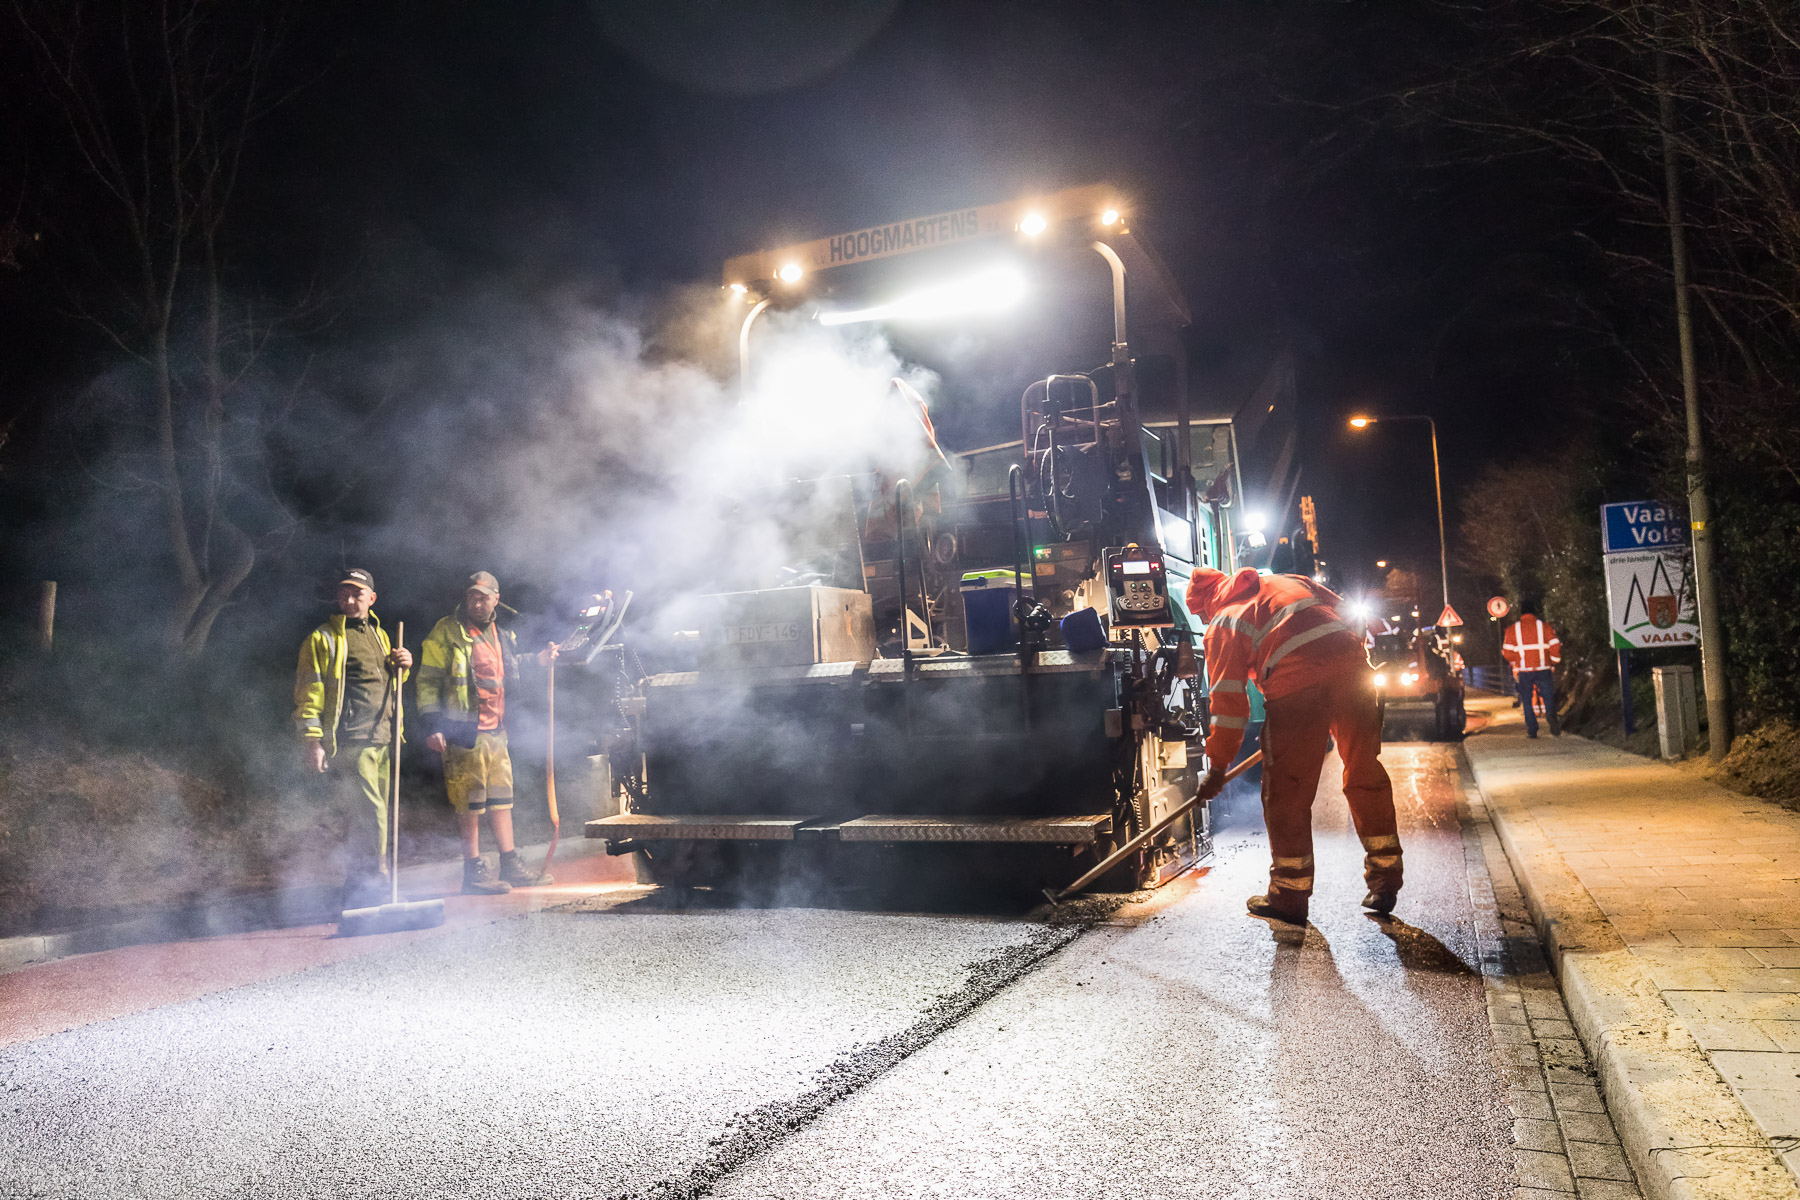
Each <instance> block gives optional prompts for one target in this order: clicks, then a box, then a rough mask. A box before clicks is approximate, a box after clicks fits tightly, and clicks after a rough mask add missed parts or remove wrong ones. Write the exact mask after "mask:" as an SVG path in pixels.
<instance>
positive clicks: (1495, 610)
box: [1487, 596, 1512, 621]
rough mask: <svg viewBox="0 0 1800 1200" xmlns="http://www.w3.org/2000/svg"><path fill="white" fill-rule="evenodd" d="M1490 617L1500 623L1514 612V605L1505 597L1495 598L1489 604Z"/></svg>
mask: <svg viewBox="0 0 1800 1200" xmlns="http://www.w3.org/2000/svg"><path fill="white" fill-rule="evenodd" d="M1487 610H1488V616H1490V617H1492V618H1494V620H1496V621H1498V620H1499V619H1500V618H1501V617H1504V616H1505V615H1506V614H1507V613H1509V612H1511V611H1512V605H1510V604H1508V603H1507V602H1506V597H1505V596H1494V597H1492V598H1491V599H1489V600H1488V602H1487Z"/></svg>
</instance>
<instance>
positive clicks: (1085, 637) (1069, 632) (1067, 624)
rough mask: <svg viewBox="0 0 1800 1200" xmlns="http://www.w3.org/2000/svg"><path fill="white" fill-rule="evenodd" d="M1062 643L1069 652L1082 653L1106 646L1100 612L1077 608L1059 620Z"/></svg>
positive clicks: (1104, 629) (1104, 630)
mask: <svg viewBox="0 0 1800 1200" xmlns="http://www.w3.org/2000/svg"><path fill="white" fill-rule="evenodd" d="M1060 624H1061V628H1062V635H1063V645H1064V646H1066V647H1067V648H1068V649H1069V651H1070V652H1071V653H1074V654H1084V653H1087V652H1088V651H1092V650H1102V649H1105V647H1106V628H1105V626H1103V625H1101V624H1100V614H1099V613H1097V612H1095V611H1094V610H1093V609H1091V608H1078V609H1076V610H1075V611H1074V612H1072V613H1070V614H1069V615H1068V616H1066V617H1064V618H1063V619H1062V621H1061V623H1060Z"/></svg>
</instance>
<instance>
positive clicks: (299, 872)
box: [0, 745, 334, 935]
mask: <svg viewBox="0 0 1800 1200" xmlns="http://www.w3.org/2000/svg"><path fill="white" fill-rule="evenodd" d="M229 801H230V797H229V796H228V795H227V793H226V791H225V790H224V789H223V788H221V787H219V786H217V785H215V784H213V783H211V782H209V781H207V780H204V779H201V778H198V777H196V776H194V775H191V774H188V773H186V772H183V771H180V770H177V769H175V768H172V767H169V766H167V765H164V764H162V763H159V762H157V761H155V760H154V759H152V758H151V757H150V756H148V755H146V754H144V753H142V752H136V751H119V750H109V751H101V750H94V749H91V748H87V747H83V746H79V745H63V746H56V747H45V746H25V747H20V748H9V749H7V750H5V751H0V935H5V934H12V933H22V932H39V931H43V930H46V929H55V928H63V927H71V926H76V925H82V924H87V923H90V922H92V921H96V920H105V919H108V918H111V917H116V916H129V915H137V914H139V913H141V912H143V911H144V910H146V909H157V908H166V907H170V906H175V905H181V904H187V903H195V902H199V901H201V900H205V899H208V898H214V897H218V896H221V895H229V894H231V893H234V892H244V891H251V890H261V889H266V888H271V887H277V886H281V885H283V884H287V883H293V882H315V881H316V882H324V881H328V880H329V879H330V878H331V869H332V865H333V864H332V863H331V862H330V859H331V856H332V850H333V845H334V842H333V839H331V838H330V837H328V836H326V833H327V830H326V828H325V824H324V822H325V817H326V814H325V813H324V812H322V811H321V810H320V809H319V808H318V807H317V806H312V805H301V806H299V807H297V808H292V807H290V808H286V809H285V810H282V811H281V812H280V815H279V816H277V817H276V818H275V819H273V820H269V819H266V818H267V817H268V815H269V814H268V813H264V814H262V815H263V816H264V817H265V819H263V820H258V821H246V820H245V819H244V816H243V810H242V806H241V805H233V804H231V803H230V802H229Z"/></svg>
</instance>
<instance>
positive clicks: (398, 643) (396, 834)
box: [388, 621, 406, 904]
mask: <svg viewBox="0 0 1800 1200" xmlns="http://www.w3.org/2000/svg"><path fill="white" fill-rule="evenodd" d="M404 645H406V622H405V621H401V622H399V623H398V624H396V625H395V626H394V648H395V649H399V648H400V647H402V646H404ZM393 675H394V737H393V745H392V748H391V749H390V750H389V752H388V759H389V761H388V833H389V834H391V835H392V837H393V843H394V853H393V858H392V861H391V862H390V863H389V864H388V903H389V904H398V903H400V715H401V711H402V709H403V707H404V705H405V702H406V701H405V690H406V689H405V688H404V687H403V686H402V684H401V679H400V668H399V666H398V665H396V666H395V667H394V671H393Z"/></svg>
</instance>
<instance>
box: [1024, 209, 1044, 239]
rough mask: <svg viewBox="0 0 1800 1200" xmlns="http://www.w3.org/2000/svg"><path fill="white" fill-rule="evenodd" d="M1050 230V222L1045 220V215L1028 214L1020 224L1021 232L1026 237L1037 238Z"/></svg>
mask: <svg viewBox="0 0 1800 1200" xmlns="http://www.w3.org/2000/svg"><path fill="white" fill-rule="evenodd" d="M1048 228H1050V222H1049V221H1046V220H1045V219H1044V214H1043V213H1037V212H1029V213H1026V214H1025V219H1024V220H1023V221H1020V222H1019V232H1020V233H1022V234H1024V235H1025V236H1026V237H1036V236H1037V235H1038V234H1040V233H1042V232H1044V230H1046V229H1048Z"/></svg>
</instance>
